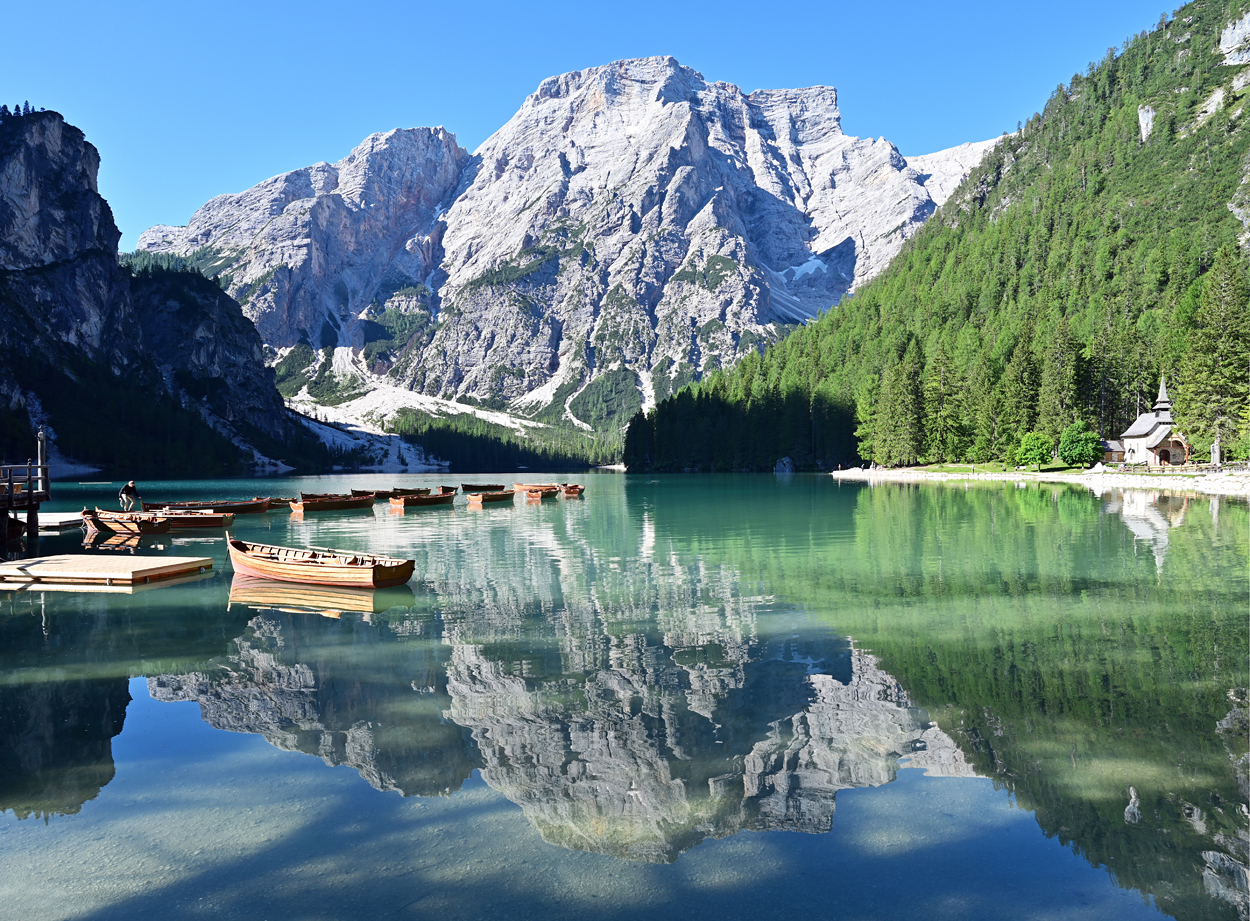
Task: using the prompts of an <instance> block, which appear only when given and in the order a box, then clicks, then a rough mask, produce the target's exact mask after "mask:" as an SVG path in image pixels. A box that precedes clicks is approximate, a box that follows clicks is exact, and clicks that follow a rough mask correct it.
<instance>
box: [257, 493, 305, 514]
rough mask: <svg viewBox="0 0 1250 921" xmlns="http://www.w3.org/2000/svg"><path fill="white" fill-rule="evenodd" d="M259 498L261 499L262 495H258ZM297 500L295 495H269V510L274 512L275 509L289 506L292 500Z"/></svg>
mask: <svg viewBox="0 0 1250 921" xmlns="http://www.w3.org/2000/svg"><path fill="white" fill-rule="evenodd" d="M257 498H258V499H259V498H260V497H259V496H257ZM295 501H296V497H295V496H270V497H269V511H271V512H272V511H274V510H275V509H285V508H286V507H287V506H289V505H290V504H291V503H292V502H295Z"/></svg>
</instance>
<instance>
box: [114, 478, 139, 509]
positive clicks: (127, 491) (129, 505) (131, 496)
mask: <svg viewBox="0 0 1250 921" xmlns="http://www.w3.org/2000/svg"><path fill="white" fill-rule="evenodd" d="M138 497H139V490H138V489H137V488H136V487H135V481H134V480H131V481H130V482H129V483H127V484H126V485H125V486H123V487H122V491H121V492H119V493H118V494H117V499H118V501H119V502H121V504H122V511H123V512H128V511H130V510H131V509H133V508H134V507H135V501H136V500H137V499H138Z"/></svg>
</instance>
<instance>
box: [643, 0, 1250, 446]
mask: <svg viewBox="0 0 1250 921" xmlns="http://www.w3.org/2000/svg"><path fill="white" fill-rule="evenodd" d="M1247 6H1248V4H1247V3H1246V2H1245V0H1234V2H1228V0H1198V2H1194V3H1190V4H1188V5H1186V6H1185V7H1183V8H1181V9H1180V10H1178V11H1177V13H1176V14H1175V17H1174V18H1173V19H1172V20H1171V21H1164V20H1163V19H1161V20H1160V22H1159V24H1158V25H1156V26H1155V27H1154V28H1153V29H1152V30H1151V31H1149V32H1141V33H1139V34H1136V35H1133V36H1131V37H1130V38H1129V39H1128V40H1127V41H1126V42H1125V43H1124V44H1123V46H1122V47H1121V48H1119V49H1109V50H1108V53H1107V55H1106V57H1105V58H1104V59H1103V60H1102V61H1101V62H1100V63H1098V64H1096V65H1095V64H1091V65H1090V66H1089V67H1088V69H1087V70H1086V72H1085V73H1084V74H1075V75H1073V76H1072V77H1071V79H1070V80H1068V81H1066V82H1065V83H1062V84H1060V85H1059V86H1058V87H1057V88H1056V90H1055V92H1054V93H1053V94H1052V96H1051V98H1050V100H1049V101H1048V102H1047V104H1046V106H1045V108H1044V111H1043V112H1041V113H1040V114H1034V115H1033V116H1032V117H1031V118H1029V119H1028V121H1027V123H1024V124H1022V125H1021V126H1020V128H1019V130H1018V131H1016V132H1014V133H1011V134H1008V135H1004V136H1003V138H1002V139H1001V140H1000V142H999V143H998V144H997V145H996V146H995V147H994V148H993V150H992V151H991V152H990V153H989V154H987V156H986V158H985V160H984V161H983V162H982V164H981V165H980V166H979V167H978V168H977V169H976V170H975V171H973V173H972V174H971V175H969V177H968V178H967V179H966V180H965V182H964V183H963V185H962V186H961V187H960V188H959V190H957V191H956V193H955V194H954V195H953V196H952V198H951V199H950V201H948V202H947V203H946V204H945V205H944V206H943V207H942V209H941V210H940V211H939V212H938V213H937V214H936V215H935V216H934V217H933V218H931V219H930V221H929V222H928V223H927V224H926V225H925V226H924V228H923V229H922V230H921V231H920V232H919V233H918V234H917V235H916V236H915V237H914V238H913V239H912V240H911V241H910V242H909V243H908V245H907V246H906V247H905V248H904V250H903V251H902V252H901V253H900V254H899V255H898V257H896V259H895V260H894V261H893V262H892V263H891V265H890V266H889V268H888V269H887V270H886V271H885V272H884V273H883V274H882V275H881V276H879V277H878V278H876V279H875V280H873V281H872V282H871V283H869V284H868V285H866V286H865V287H864V288H862V289H861V290H860V291H859V292H857V293H856V294H855V295H854V296H853V297H852V298H850V299H847V300H844V301H843V303H842V305H841V306H839V307H838V308H836V309H833V310H831V311H830V312H829V313H828V314H826V315H824V316H823V317H822V318H821V319H820V320H818V321H817V322H814V323H812V324H810V325H808V326H806V327H804V328H803V329H801V330H799V331H797V332H795V333H794V334H793V335H791V336H790V337H788V338H787V339H785V340H784V341H783V342H781V343H778V344H777V345H775V346H773V347H771V348H769V349H768V350H767V351H766V352H765V353H764V354H763V355H762V356H756V355H751V356H748V358H746V359H745V360H743V361H742V362H741V363H740V364H738V365H737V366H736V367H734V368H733V369H732V370H730V371H728V372H716V373H712V374H710V375H708V376H707V377H706V378H705V379H704V380H703V381H701V382H699V383H696V384H692V385H690V386H688V387H686V388H685V389H683V390H682V391H681V392H680V393H678V394H677V395H676V396H675V397H673V398H670V399H669V400H666V401H664V402H663V403H661V404H660V405H659V406H658V407H657V408H656V410H654V411H653V412H652V413H651V414H650V415H647V416H643V415H642V414H638V415H636V416H635V417H634V420H633V422H632V423H631V425H630V428H629V431H628V435H627V438H626V446H625V461H626V463H627V464H630V465H631V466H633V467H635V468H643V467H651V468H655V469H702V470H708V469H762V468H771V467H772V466H773V464H774V463H775V462H776V460H777V459H778V458H780V457H783V456H789V457H791V458H792V459H793V460H794V462H795V464H796V465H797V466H799V467H800V468H807V469H812V468H820V467H828V466H833V465H835V464H838V463H843V464H845V463H848V462H852V461H855V460H856V459H863V460H873V461H876V462H878V463H882V464H888V465H898V464H911V463H916V462H921V461H928V462H936V461H951V460H973V461H980V462H984V461H989V460H994V459H1001V460H1004V461H1007V462H1009V463H1010V462H1016V461H1017V449H1018V447H1019V445H1020V442H1021V439H1022V438H1023V436H1024V435H1025V434H1026V433H1030V432H1038V433H1040V434H1041V435H1042V436H1044V437H1045V438H1046V439H1047V441H1048V442H1049V443H1050V444H1057V443H1058V440H1059V435H1060V433H1061V432H1062V431H1063V430H1064V429H1065V428H1066V427H1068V426H1069V425H1070V424H1072V423H1073V422H1074V421H1083V422H1085V423H1086V424H1088V425H1089V427H1090V428H1091V429H1093V430H1095V431H1096V432H1099V433H1101V434H1102V435H1104V436H1106V437H1108V438H1114V437H1117V436H1118V435H1119V433H1120V432H1122V431H1124V429H1126V428H1127V427H1128V425H1129V424H1130V423H1131V421H1132V420H1133V419H1134V418H1135V417H1136V415H1137V413H1138V412H1140V411H1141V410H1143V409H1147V408H1149V405H1150V404H1151V403H1152V402H1153V399H1154V395H1155V393H1156V391H1157V389H1158V386H1159V376H1160V374H1161V373H1166V374H1167V377H1168V386H1169V391H1170V392H1171V393H1172V396H1173V398H1174V399H1175V401H1176V407H1175V409H1176V413H1177V422H1178V427H1179V428H1180V429H1181V430H1182V431H1184V432H1185V433H1186V434H1187V435H1188V437H1189V438H1190V440H1191V441H1192V442H1193V444H1194V446H1195V448H1196V449H1197V452H1201V453H1203V454H1205V452H1206V451H1207V450H1208V449H1209V446H1210V444H1211V442H1212V440H1213V439H1214V438H1215V437H1216V436H1217V435H1218V436H1219V437H1220V440H1221V445H1222V447H1223V449H1224V454H1225V456H1226V457H1227V456H1229V454H1230V449H1231V453H1232V454H1233V455H1234V456H1241V457H1245V456H1246V454H1247V450H1248V449H1250V438H1248V436H1247V426H1248V425H1250V415H1248V410H1247V403H1248V398H1247V393H1248V386H1250V319H1248V316H1247V304H1246V287H1245V274H1246V265H1247V260H1246V257H1245V253H1244V250H1243V248H1242V246H1241V241H1242V240H1243V239H1244V237H1245V234H1246V229H1245V227H1243V224H1242V222H1241V220H1239V218H1238V216H1237V213H1235V211H1234V210H1233V209H1234V208H1236V209H1237V211H1238V212H1240V213H1242V214H1245V215H1246V219H1247V220H1248V221H1250V192H1248V191H1247V188H1248V186H1247V183H1246V182H1245V181H1244V180H1245V177H1246V170H1247V154H1248V153H1250V132H1248V131H1247V129H1246V125H1245V121H1246V119H1247V116H1248V115H1250V109H1248V108H1247V101H1248V100H1247V92H1248V90H1247V89H1246V87H1244V86H1243V85H1242V84H1243V81H1250V65H1244V64H1242V65H1236V66H1233V65H1229V64H1226V63H1225V57H1224V55H1223V54H1222V53H1221V52H1220V50H1219V45H1220V38H1221V32H1222V31H1223V30H1224V29H1225V28H1226V27H1227V26H1228V25H1229V24H1230V23H1232V22H1234V21H1236V20H1238V19H1240V18H1241V17H1242V16H1244V15H1245V14H1246V12H1247ZM1151 112H1153V116H1152V115H1151ZM1147 126H1149V129H1150V130H1147Z"/></svg>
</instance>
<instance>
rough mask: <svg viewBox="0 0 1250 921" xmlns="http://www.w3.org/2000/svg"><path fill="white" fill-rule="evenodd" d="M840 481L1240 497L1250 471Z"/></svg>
mask: <svg viewBox="0 0 1250 921" xmlns="http://www.w3.org/2000/svg"><path fill="white" fill-rule="evenodd" d="M830 476H832V477H833V478H834V479H839V480H863V481H867V482H871V483H924V482H931V483H941V482H962V481H967V480H1004V481H1007V482H1012V483H1027V482H1035V483H1077V484H1079V485H1081V486H1085V487H1088V488H1089V489H1091V490H1093V491H1094V492H1096V493H1101V492H1103V491H1104V490H1108V489H1167V490H1172V491H1176V492H1196V493H1204V494H1206V495H1212V496H1241V497H1243V498H1250V474H1246V473H1202V474H1178V473H1172V474H1167V473H1165V474H1148V473H1147V474H1141V473H1117V472H1115V471H1104V472H1098V473H1093V472H1091V473H1035V472H1033V471H1026V470H1016V471H1011V472H1005V473H971V472H969V473H940V472H937V471H930V470H916V469H913V468H906V467H904V468H900V469H896V470H889V469H882V468H879V469H877V470H865V469H863V468H861V467H856V468H854V469H852V470H835V471H834V472H833V473H832V474H830Z"/></svg>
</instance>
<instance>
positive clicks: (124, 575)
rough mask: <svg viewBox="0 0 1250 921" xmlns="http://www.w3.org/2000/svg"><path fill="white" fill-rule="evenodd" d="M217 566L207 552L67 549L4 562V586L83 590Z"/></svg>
mask: <svg viewBox="0 0 1250 921" xmlns="http://www.w3.org/2000/svg"><path fill="white" fill-rule="evenodd" d="M212 568H213V559H212V557H207V556H139V555H135V556H125V557H122V556H105V555H103V554H96V553H92V554H86V553H63V554H59V555H57V556H42V557H36V558H35V559H32V560H12V561H9V562H6V563H0V589H24V588H30V587H32V586H34V585H38V586H39V587H41V588H42V587H49V588H51V587H52V586H54V585H56V586H65V587H66V589H62V590H73V588H78V589H81V590H83V591H92V590H93V589H94V590H96V591H98V590H100V587H105V588H108V587H113V586H116V587H125V588H133V587H135V586H140V585H149V584H152V583H157V582H166V581H168V580H170V579H180V580H181V579H183V578H184V577H186V576H198V575H199V574H200V573H206V572H208V571H209V570H211V569H212Z"/></svg>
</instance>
